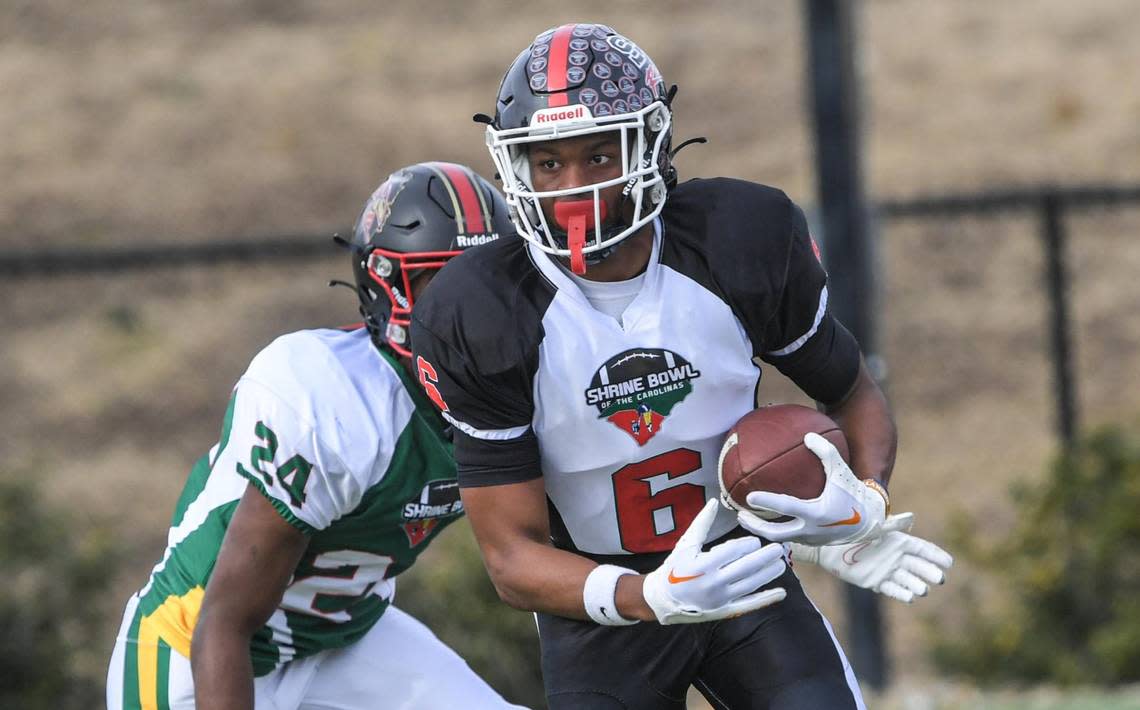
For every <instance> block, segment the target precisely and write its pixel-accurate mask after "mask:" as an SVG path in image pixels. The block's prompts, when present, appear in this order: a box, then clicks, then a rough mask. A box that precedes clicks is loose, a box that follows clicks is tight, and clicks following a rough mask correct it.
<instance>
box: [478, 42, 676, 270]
mask: <svg viewBox="0 0 1140 710" xmlns="http://www.w3.org/2000/svg"><path fill="white" fill-rule="evenodd" d="M669 101H670V93H669V92H667V91H666V88H665V82H664V80H663V79H662V78H661V74H660V72H658V71H657V67H656V66H655V65H654V63H653V60H652V59H650V58H649V56H648V55H647V54H645V52H643V51H642V50H641V49H639V48H638V46H637V45H636V44H634V43H633V42H631V41H630V40H629V39H627V38H625V37H623V36H622V35H620V34H618V33H617V32H615V31H614V30H613V29H612V28H610V27H607V26H606V25H597V24H568V25H562V26H561V27H554V28H551V29H549V30H546V31H545V32H543V33H542V34H540V35H538V37H536V38H535V40H534V42H533V43H532V44H531V45H530V46H529V47H527V48H526V49H525V50H523V52H522V54H520V55H519V56H518V58H517V59H515V61H514V63H513V64H512V65H511V67H510V69H508V70H507V73H506V75H505V76H504V77H503V82H502V84H501V85H500V87H499V96H498V102H497V104H496V106H495V116H494V118H493V119H492V120H491V122H490V123H489V124H488V125H487V147H488V149H489V150H490V151H491V158H492V159H493V160H494V161H495V168H496V169H497V170H498V172H499V175H500V177H501V178H502V180H503V192H504V193H505V195H506V200H507V204H508V205H510V207H511V216H512V218H513V219H514V221H515V225H516V226H517V227H518V230H519V233H520V234H521V235H522V236H523V237H525V238H526V239H528V240H529V241H531V242H533V243H534V244H535V245H536V246H538V248H540V249H542V250H543V251H545V252H547V253H550V254H556V255H559V256H570V257H572V258H575V257H577V258H578V259H581V258H582V256H583V255H584V256H585V257H586V261H587V262H588V263H596V262H597V261H600V260H601V259H603V258H605V256H606V255H607V254H608V253H609V252H610V251H611V250H612V248H613V247H614V246H615V245H616V244H617V243H618V242H620V241H621V240H623V239H625V238H626V237H628V236H630V235H632V234H633V233H634V232H636V231H637V230H638V229H640V228H641V227H642V226H644V225H645V224H647V223H649V222H650V221H652V220H653V218H654V217H656V216H657V215H658V214H659V213H660V212H661V208H662V207H663V206H664V204H665V197H666V193H667V189H668V187H669V186H671V185H672V184H673V182H675V179H676V178H675V175H674V173H673V168H672V165H671V163H670V154H669V148H670V140H671V136H672V114H671V112H670V109H669ZM603 131H618V132H619V133H620V138H621V145H622V149H623V150H622V176H621V177H619V178H616V179H614V180H609V181H607V182H603V183H596V184H593V185H587V186H584V187H582V188H575V189H570V190H553V191H546V192H536V191H535V190H534V185H533V184H532V182H531V179H530V167H529V164H528V163H527V155H526V153H527V147H528V145H529V144H532V143H536V142H539V141H548V140H553V139H557V138H570V137H574V136H581V135H587V134H591V133H600V132H603ZM619 184H623V185H624V188H623V191H622V207H623V209H622V210H619V212H621V213H623V214H624V213H627V212H629V210H628V208H627V204H628V203H632V205H633V209H632V218H628V221H626V220H627V217H623V216H620V215H619V216H618V218H617V223H616V224H614V223H613V222H611V223H610V224H608V225H606V224H603V220H602V219H595V220H592V222H591V223H592V224H593V227H592V229H591V230H590V234H589V235H588V238H587V239H586V240H585V244H584V245H583V247H582V249H581V252H582V253H581V254H578V255H575V254H572V253H571V249H570V248H569V244H568V241H567V236H566V232H565V231H564V230H562V229H561V228H560V227H559V226H558V225H557V224H549V223H548V222H547V219H546V216H545V215H544V214H543V212H542V209H541V208H540V207H539V199H540V198H547V197H560V196H565V195H578V194H580V195H581V196H582V198H583V199H593V200H594V201H595V203H600V201H601V200H600V194H599V193H600V191H601V190H602V189H604V188H607V187H610V186H612V185H619ZM603 218H604V215H603Z"/></svg>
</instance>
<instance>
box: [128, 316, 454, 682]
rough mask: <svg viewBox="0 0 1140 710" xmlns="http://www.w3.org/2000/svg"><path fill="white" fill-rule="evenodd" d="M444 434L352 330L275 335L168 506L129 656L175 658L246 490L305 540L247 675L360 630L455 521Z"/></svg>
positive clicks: (427, 408) (426, 405)
mask: <svg viewBox="0 0 1140 710" xmlns="http://www.w3.org/2000/svg"><path fill="white" fill-rule="evenodd" d="M444 428H445V423H444V422H443V420H442V419H441V418H440V417H439V415H438V414H437V412H436V410H435V409H434V407H433V406H432V405H431V403H430V402H429V401H428V400H427V398H426V397H425V396H424V394H423V393H422V391H421V390H420V388H419V387H418V385H416V384H415V383H414V382H413V381H412V380H411V379H410V377H409V376H408V374H407V373H406V372H405V370H404V369H403V368H402V367H401V366H400V364H399V363H398V362H397V361H396V360H395V358H394V357H392V356H391V355H389V354H388V353H387V352H382V351H381V350H379V349H378V348H376V347H375V346H374V345H373V344H372V341H371V339H370V338H369V336H368V333H367V331H365V330H364V329H363V328H361V329H358V330H354V331H340V330H308V331H300V332H297V333H292V334H289V335H285V336H282V337H281V338H278V339H277V340H276V341H274V342H273V343H272V344H270V345H269V346H268V347H266V348H265V349H264V350H263V351H261V352H260V353H259V354H258V355H257V357H255V358H254V360H253V361H252V363H250V366H249V369H248V370H247V371H246V373H245V374H244V375H243V376H242V378H241V379H240V380H239V381H238V383H237V386H236V387H235V388H234V392H233V396H232V398H231V400H230V404H229V408H228V410H227V412H226V416H225V422H224V425H223V427H222V434H221V440H220V441H219V442H218V443H217V445H215V446H214V447H213V448H212V449H211V451H210V453H209V454H208V455H207V456H205V457H203V458H202V459H201V460H200V461H198V463H197V464H196V465H195V466H194V468H193V470H192V471H191V473H190V477H189V479H188V480H187V482H186V486H185V489H184V490H183V491H182V495H181V497H180V498H179V500H178V504H177V507H176V509H175V512H174V519H173V521H172V523H171V527H170V533H169V536H168V541H167V548H166V552H165V553H164V555H163V557H162V560H161V561H160V562H159V563H158V564H157V565H156V566H155V568H154V570H153V572H152V573H151V577H150V581H149V582H148V583H147V585H146V586H145V587H144V588H143V589H142V591H140V592H139V606H138V613H137V614H136V616H135V620H134V623H133V624H132V631H131V636H132V637H133V638H135V639H137V640H138V641H139V642H140V650H141V649H144V648H149V647H150V644H151V643H154V645H165V646H168V647H170V648H172V649H174V650H176V651H178V652H179V653H181V654H183V655H184V656H186V657H189V655H190V639H191V637H192V635H193V632H194V625H195V623H196V622H197V619H198V612H199V608H200V606H201V603H202V597H203V595H204V590H205V587H206V582H207V581H208V580H209V578H210V574H211V572H212V570H213V567H214V561H215V559H216V558H217V555H218V550H219V549H220V547H221V544H222V538H223V537H224V535H225V532H226V527H227V526H228V525H229V521H230V518H231V517H232V516H233V512H234V509H235V508H236V507H237V503H238V500H239V499H240V498H241V496H242V494H243V493H244V492H245V490H246V489H247V487H248V486H249V485H253V486H255V487H256V488H257V489H258V490H259V491H260V492H261V493H262V494H263V495H264V496H265V497H266V498H267V499H268V500H269V502H270V503H272V504H273V507H274V508H275V509H276V510H277V512H278V513H280V514H281V517H282V518H284V519H285V520H287V521H288V522H289V523H290V524H292V525H294V526H295V527H296V528H297V529H299V530H301V531H302V532H304V533H305V534H306V535H308V536H309V546H308V548H307V550H306V552H305V555H304V557H303V558H302V560H301V562H300V564H299V565H298V566H297V569H296V571H295V572H294V573H293V578H292V579H291V580H290V582H289V586H288V588H287V589H286V590H285V595H284V598H283V599H282V601H281V604H280V606H279V607H278V608H277V610H276V611H275V612H274V613H273V615H272V617H271V618H270V619H269V621H268V622H267V623H266V624H265V626H264V627H262V628H261V629H260V630H259V631H258V632H257V633H256V634H255V635H254V638H253V641H252V644H251V646H250V653H251V657H252V660H253V665H254V673H255V674H256V675H264V674H265V673H268V672H269V671H271V670H272V669H273V668H275V667H277V666H279V665H280V664H282V663H286V662H288V661H290V660H293V659H296V658H303V657H305V656H309V655H312V654H314V653H317V652H319V651H322V650H325V649H329V648H337V647H341V646H345V645H347V644H350V643H352V642H353V641H355V640H356V639H358V638H360V637H361V636H363V635H364V634H365V632H367V631H368V629H369V628H371V627H372V625H373V624H375V623H376V620H377V619H379V618H380V616H381V615H382V614H383V613H384V610H385V609H386V608H387V606H388V604H389V603H390V601H391V599H392V596H393V594H394V592H395V581H394V579H393V578H394V577H395V576H396V575H398V574H399V573H400V572H403V571H404V570H406V569H407V568H408V567H410V566H411V565H412V563H413V562H415V559H416V557H417V556H418V555H419V553H420V552H422V551H423V550H424V548H426V547H427V545H428V543H429V542H430V541H431V540H432V538H434V537H435V536H436V535H437V534H438V533H439V532H440V531H441V530H442V529H443V528H444V527H445V526H446V525H448V524H449V523H451V522H453V521H455V520H457V519H458V518H459V516H460V515H462V512H463V507H462V503H461V501H460V500H459V489H458V486H457V485H456V481H455V463H454V461H453V459H452V456H451V443H450V441H449V440H448V439H447V438H446V437H445V436H444ZM158 642H161V644H159V643H158ZM142 655H144V654H140V660H139V663H140V664H146V663H148V661H147V659H146V658H144V657H142ZM157 662H158V661H157V659H156V660H155V663H157ZM139 670H140V671H146V670H148V669H143V668H141V667H140V668H139Z"/></svg>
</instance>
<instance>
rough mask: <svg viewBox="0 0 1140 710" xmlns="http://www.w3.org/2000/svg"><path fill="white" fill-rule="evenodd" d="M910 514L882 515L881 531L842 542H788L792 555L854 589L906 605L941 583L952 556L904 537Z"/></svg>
mask: <svg viewBox="0 0 1140 710" xmlns="http://www.w3.org/2000/svg"><path fill="white" fill-rule="evenodd" d="M912 525H914V513H901V514H899V515H892V516H890V517H889V518H887V520H886V522H884V523H883V526H882V528H881V530H882V535H880V536H879V537H878V538H876V539H874V540H863V541H861V542H852V543H848V544H846V545H826V546H824V547H814V546H811V545H803V544H800V543H798V542H793V543H792V544H791V546H792V559H793V560H804V561H806V562H812V563H815V564H818V565H819V566H820V567H823V568H824V569H825V570H827V571H828V572H831V573H832V574H834V575H835V576H836V577H839V578H840V579H842V580H843V581H844V582H847V583H849V584H854V585H855V586H856V587H862V588H863V589H871V590H874V591H876V592H878V593H879V594H883V595H885V596H888V597H891V598H892V599H898V600H899V601H900V602H905V603H907V604H910V603H911V602H912V601H914V598H915V597H924V596H926V594H927V592H929V591H930V587H929V585H931V584H942V582H944V581H945V580H946V570H948V569H950V567H951V565H953V564H954V558H953V557H951V556H950V553H948V552H946V551H945V550H943V549H942V548H941V547H939V546H938V545H935V544H934V543H933V542H928V541H927V540H923V539H922V538H921V537H915V536H914V535H908V534H907V531H908V530H910V528H911V526H912Z"/></svg>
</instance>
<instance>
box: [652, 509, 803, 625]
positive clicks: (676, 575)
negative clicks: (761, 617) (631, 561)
mask: <svg viewBox="0 0 1140 710" xmlns="http://www.w3.org/2000/svg"><path fill="white" fill-rule="evenodd" d="M719 505H720V504H719V503H718V502H717V501H716V499H713V500H710V501H709V502H708V503H706V504H705V507H704V508H703V509H702V510H701V512H700V513H698V514H697V517H696V518H694V519H693V522H692V524H691V525H689V528H688V529H687V530H686V531H685V533H684V534H683V535H681V538H680V539H679V540H677V544H676V545H675V546H674V547H673V551H672V552H671V553H669V556H668V557H667V558H665V562H664V563H663V564H662V565H661V566H660V567H658V568H657V569H655V570H654V571H652V572H650V573H649V574H648V575H646V577H645V584H644V587H643V588H642V594H643V595H644V597H645V601H646V603H647V604H649V607H650V608H651V609H652V610H653V613H654V615H656V617H657V621H659V622H660V623H662V624H692V623H697V622H701V621H713V620H716V619H726V618H729V617H732V616H740V615H741V614H746V613H748V612H750V611H754V610H756V609H760V608H761V607H766V606H768V605H770V604H775V603H776V602H778V601H780V600H782V599H783V598H784V597H785V596H787V592H786V591H784V588H783V587H773V588H772V589H765V590H762V591H756V590H758V589H760V587H763V586H764V585H765V584H768V583H769V582H771V581H772V580H774V579H776V578H777V577H779V576H780V575H781V574H783V573H784V570H785V569H787V564H786V563H785V561H784V547H783V545H780V544H778V543H770V544H768V545H763V544H762V543H761V541H760V540H759V539H758V538H755V537H741V538H737V539H735V540H728V541H726V542H722V543H721V544H719V545H717V546H716V547H713V548H712V549H710V550H709V551H708V552H702V551H701V546H702V545H703V544H704V543H705V540H706V538H707V537H708V534H709V529H710V528H711V527H712V524H713V520H714V519H715V518H716V513H717V508H718V506H719Z"/></svg>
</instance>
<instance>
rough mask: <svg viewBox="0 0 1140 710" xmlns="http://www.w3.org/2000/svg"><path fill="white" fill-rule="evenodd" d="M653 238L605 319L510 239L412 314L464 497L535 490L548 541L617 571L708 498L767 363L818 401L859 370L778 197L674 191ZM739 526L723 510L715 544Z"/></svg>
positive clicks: (667, 543) (699, 186)
mask: <svg viewBox="0 0 1140 710" xmlns="http://www.w3.org/2000/svg"><path fill="white" fill-rule="evenodd" d="M655 230H656V233H655V235H654V245H653V252H652V255H651V256H650V259H649V263H648V266H647V268H646V271H645V273H644V280H643V282H642V283H641V286H640V290H639V292H638V293H637V295H636V296H635V297H634V298H633V300H632V301H631V302H630V303H629V304H628V306H626V307H625V309H624V310H623V311H622V312H621V313H620V317H619V318H617V319H615V318H614V317H612V316H611V315H607V314H605V313H603V312H601V311H599V310H598V309H596V308H594V307H593V306H592V305H591V304H590V302H589V300H588V299H587V297H586V296H585V295H584V294H583V293H582V290H581V289H580V288H579V287H578V285H577V284H576V283H575V282H574V280H573V279H572V278H571V277H570V276H569V275H567V274H566V272H565V271H564V270H562V269H561V268H559V267H558V266H557V265H556V264H555V263H553V262H552V261H551V259H550V258H549V257H548V256H547V255H545V254H544V253H541V252H540V251H538V250H537V249H535V248H534V247H532V246H530V245H529V244H527V243H525V242H514V241H506V242H503V243H501V244H495V245H488V247H487V248H485V249H481V250H473V251H472V252H470V253H467V254H464V255H462V256H460V257H457V258H456V259H454V260H452V261H451V262H450V263H449V264H448V265H447V267H445V269H444V271H445V272H446V273H447V283H448V288H445V289H432V290H430V291H428V292H427V293H426V294H425V298H424V299H423V300H421V302H420V303H418V304H417V309H416V312H415V314H414V315H413V328H412V330H413V334H412V343H413V344H414V347H415V352H416V355H417V364H418V367H419V368H420V371H419V372H420V378H421V379H422V380H423V381H424V382H425V383H427V384H428V386H430V387H433V388H434V390H435V395H434V396H433V399H434V400H435V401H436V403H437V404H439V405H441V408H442V409H443V413H444V416H445V417H446V418H448V420H449V421H451V422H452V424H453V425H454V426H455V427H456V428H457V429H458V430H459V432H460V434H458V435H457V439H456V459H457V461H458V463H459V481H460V485H461V486H486V485H498V484H504V483H512V482H518V481H524V480H529V479H533V478H536V477H538V476H541V477H542V478H543V481H544V484H545V488H546V493H547V496H548V498H549V500H550V509H551V528H552V535H553V538H554V543H555V544H556V545H557V546H559V547H563V548H565V549H570V550H574V551H577V552H580V553H583V554H587V555H590V556H594V557H595V558H600V557H607V556H611V555H617V556H623V558H624V559H623V562H619V563H624V564H626V565H627V566H636V564H637V562H638V561H637V560H636V559H633V557H635V556H638V555H659V554H662V553H665V552H667V551H669V550H671V549H672V548H673V545H674V544H675V543H676V541H677V539H678V538H679V537H680V535H681V533H682V532H684V530H685V529H686V528H687V527H688V525H689V523H690V522H691V521H692V519H693V517H695V516H696V514H697V512H699V511H700V509H701V508H702V507H703V505H704V503H705V501H706V500H708V499H709V498H712V497H714V496H715V495H717V493H718V484H717V478H716V462H717V456H718V454H719V451H720V447H721V445H722V443H723V441H724V436H725V433H726V432H727V431H728V429H729V428H730V427H731V426H732V425H733V424H734V423H735V422H736V421H737V420H738V419H739V418H740V417H741V416H743V415H744V414H745V413H746V412H748V411H749V410H751V409H752V408H754V407H755V404H756V391H757V386H758V384H759V381H760V375H761V368H760V363H761V362H768V363H771V364H772V365H774V366H776V367H778V368H779V369H780V370H781V371H782V372H784V373H785V374H787V375H788V376H789V377H791V378H792V379H793V380H794V381H796V382H797V384H799V385H800V387H801V388H802V389H804V390H805V392H807V393H808V394H809V395H811V396H813V397H815V398H816V399H819V400H821V401H825V402H834V401H836V400H838V399H839V398H840V397H841V396H843V394H845V393H846V391H847V390H848V388H849V387H850V386H851V384H852V383H853V382H854V380H855V376H856V374H857V372H858V368H859V352H858V346H857V345H856V344H855V342H854V339H853V338H851V336H850V334H848V333H847V332H846V331H845V330H843V328H842V326H840V325H839V324H838V323H836V322H835V321H834V319H833V318H832V317H831V315H830V313H829V312H828V310H827V286H826V275H825V274H824V272H823V269H822V267H821V266H820V264H819V261H818V255H817V254H815V253H814V244H813V242H812V241H811V239H810V237H809V236H808V234H807V229H806V223H805V222H804V220H803V215H802V213H801V212H800V211H799V209H798V208H797V207H795V205H794V204H793V203H792V202H791V201H790V200H788V199H787V197H786V196H784V195H783V194H782V193H780V192H778V191H776V190H773V189H771V188H765V187H763V186H759V185H755V184H752V183H745V182H741V181H734V180H726V179H717V180H707V181H705V180H698V181H692V182H689V183H685V184H683V185H680V186H678V187H677V188H676V189H675V190H674V191H673V192H672V193H670V196H669V200H668V201H667V203H666V206H665V209H664V210H663V211H662V214H661V219H660V220H659V222H658V223H657V224H656V225H655ZM734 527H735V517H734V516H733V515H732V514H731V513H729V512H728V511H727V510H725V511H722V514H721V515H720V517H719V518H718V519H717V521H716V523H715V524H714V527H713V530H712V532H713V534H714V535H715V536H719V535H723V534H726V533H728V532H729V531H730V530H731V529H732V528H734ZM647 564H648V563H647Z"/></svg>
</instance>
